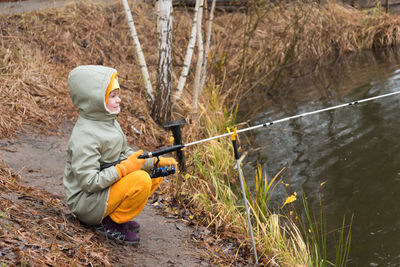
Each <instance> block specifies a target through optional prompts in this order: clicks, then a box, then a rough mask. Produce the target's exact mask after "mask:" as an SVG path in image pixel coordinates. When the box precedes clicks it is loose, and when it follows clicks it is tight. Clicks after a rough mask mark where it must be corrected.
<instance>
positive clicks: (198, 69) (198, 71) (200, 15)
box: [193, 0, 204, 110]
mask: <svg viewBox="0 0 400 267" xmlns="http://www.w3.org/2000/svg"><path fill="white" fill-rule="evenodd" d="M203 4H204V0H200V6H199V13H198V14H197V50H198V57H197V65H196V75H195V78H194V100H193V106H194V109H195V110H197V105H198V102H199V89H200V88H199V87H200V76H201V67H202V65H203V56H204V54H203V53H204V51H203V35H202V30H201V21H202V18H203Z"/></svg>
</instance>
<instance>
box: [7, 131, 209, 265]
mask: <svg viewBox="0 0 400 267" xmlns="http://www.w3.org/2000/svg"><path fill="white" fill-rule="evenodd" d="M62 129H63V130H61V131H60V132H58V133H57V134H58V135H52V136H44V135H41V134H38V133H34V132H31V131H28V132H25V133H21V134H19V135H18V136H17V137H16V138H14V139H2V140H0V160H2V161H3V162H4V163H5V164H6V165H8V166H9V167H11V168H12V169H13V170H14V171H15V172H16V173H18V174H19V177H20V182H21V183H22V184H24V185H28V186H32V187H36V188H41V189H44V190H46V191H48V192H50V193H52V194H54V195H57V196H58V198H60V199H64V190H63V186H62V175H63V170H64V165H65V147H66V144H67V142H68V138H69V134H70V132H71V129H72V127H71V126H66V127H62ZM135 220H136V221H137V222H139V224H140V225H141V230H140V237H141V243H140V245H139V246H138V247H134V246H123V245H118V244H115V246H114V248H113V249H112V250H111V254H114V256H117V257H116V258H118V259H119V260H118V262H111V265H112V266H211V265H210V264H209V263H208V262H209V261H208V260H206V259H205V258H206V257H207V256H206V255H207V251H206V250H205V249H203V248H200V247H199V246H198V245H196V244H195V243H194V242H193V241H192V239H191V235H192V234H193V232H194V231H195V230H194V229H193V228H191V227H188V226H187V225H186V224H185V223H184V222H182V221H180V220H178V219H176V218H166V217H165V216H163V215H161V214H160V212H159V211H158V210H157V209H156V208H155V207H153V206H152V204H151V203H148V204H147V205H146V207H145V209H144V210H143V212H142V213H141V214H139V216H138V217H137V218H136V219H135ZM118 255H120V256H118Z"/></svg>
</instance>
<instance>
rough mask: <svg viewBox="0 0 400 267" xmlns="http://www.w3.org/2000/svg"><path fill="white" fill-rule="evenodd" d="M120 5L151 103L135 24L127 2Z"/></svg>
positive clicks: (149, 89) (149, 88)
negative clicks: (123, 10) (123, 11)
mask: <svg viewBox="0 0 400 267" xmlns="http://www.w3.org/2000/svg"><path fill="white" fill-rule="evenodd" d="M122 4H123V5H124V9H125V14H126V19H127V21H128V25H129V28H130V30H131V35H132V39H133V45H134V47H135V50H136V59H137V61H138V63H139V67H140V70H141V72H142V76H143V84H144V87H145V88H146V90H147V94H148V96H149V98H150V100H151V101H152V102H153V101H154V95H153V88H152V86H151V81H150V76H149V71H148V69H147V65H146V60H145V58H144V55H143V51H142V47H141V46H140V42H139V38H138V35H137V32H136V29H135V24H134V22H133V18H132V13H131V10H130V8H129V4H128V1H127V0H122Z"/></svg>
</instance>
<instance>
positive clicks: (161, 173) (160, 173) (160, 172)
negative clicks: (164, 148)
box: [150, 157, 175, 178]
mask: <svg viewBox="0 0 400 267" xmlns="http://www.w3.org/2000/svg"><path fill="white" fill-rule="evenodd" d="M159 162H160V158H159V157H157V161H156V163H154V167H153V169H151V173H150V177H151V178H159V177H165V176H169V175H171V174H174V173H175V167H174V166H164V167H157V166H158V163H159Z"/></svg>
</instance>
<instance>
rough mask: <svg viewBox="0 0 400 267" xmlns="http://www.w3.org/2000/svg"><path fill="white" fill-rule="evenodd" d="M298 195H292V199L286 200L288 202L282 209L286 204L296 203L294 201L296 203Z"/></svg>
mask: <svg viewBox="0 0 400 267" xmlns="http://www.w3.org/2000/svg"><path fill="white" fill-rule="evenodd" d="M296 199H297V198H296V195H291V196H290V197H288V198H287V199H286V201H285V203H283V206H282V208H283V207H284V206H285V205H286V204H289V203H292V202H294V201H296Z"/></svg>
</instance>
